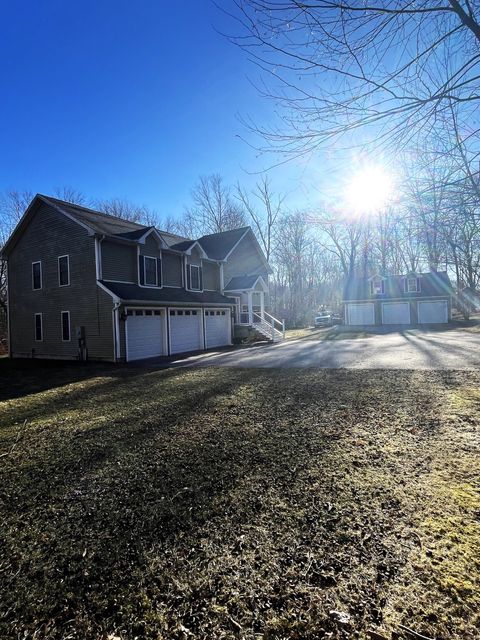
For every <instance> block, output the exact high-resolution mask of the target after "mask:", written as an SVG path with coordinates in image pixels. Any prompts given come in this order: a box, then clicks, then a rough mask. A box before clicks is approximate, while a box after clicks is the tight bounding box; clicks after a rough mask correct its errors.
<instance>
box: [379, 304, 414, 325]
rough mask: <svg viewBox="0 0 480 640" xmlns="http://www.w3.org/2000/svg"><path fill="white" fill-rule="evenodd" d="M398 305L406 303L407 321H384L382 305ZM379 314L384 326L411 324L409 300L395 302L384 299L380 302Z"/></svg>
mask: <svg viewBox="0 0 480 640" xmlns="http://www.w3.org/2000/svg"><path fill="white" fill-rule="evenodd" d="M392 304H395V305H399V304H406V305H407V307H408V322H388V323H387V322H385V316H384V313H383V312H384V307H385V306H387V305H392ZM381 314H382V325H386V326H391V325H395V324H398V325H400V324H401V325H405V326H407V325H410V324H412V308H411V304H410V300H397V301H395V302H393V301H391V300H385V301H383V300H382V302H381Z"/></svg>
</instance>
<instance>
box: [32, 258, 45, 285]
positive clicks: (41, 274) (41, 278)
mask: <svg viewBox="0 0 480 640" xmlns="http://www.w3.org/2000/svg"><path fill="white" fill-rule="evenodd" d="M35 264H39V265H40V286H39V287H35V279H34V277H33V265H35ZM40 289H43V269H42V261H41V260H36V261H35V262H32V290H33V291H40Z"/></svg>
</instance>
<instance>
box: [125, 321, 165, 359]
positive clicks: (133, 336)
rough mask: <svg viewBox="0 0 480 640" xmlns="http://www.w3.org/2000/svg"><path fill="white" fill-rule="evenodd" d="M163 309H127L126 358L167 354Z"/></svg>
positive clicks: (142, 357)
mask: <svg viewBox="0 0 480 640" xmlns="http://www.w3.org/2000/svg"><path fill="white" fill-rule="evenodd" d="M165 335H166V332H165V311H164V310H162V309H127V319H126V322H125V339H126V345H127V360H129V361H131V360H142V359H144V358H154V357H155V356H164V355H166V354H167V350H166V340H165Z"/></svg>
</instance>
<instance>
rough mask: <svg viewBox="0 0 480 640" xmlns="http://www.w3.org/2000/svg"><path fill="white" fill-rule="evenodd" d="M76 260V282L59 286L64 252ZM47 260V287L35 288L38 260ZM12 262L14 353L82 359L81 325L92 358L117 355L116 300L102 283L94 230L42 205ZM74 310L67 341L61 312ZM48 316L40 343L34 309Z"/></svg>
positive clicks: (72, 268) (44, 265)
mask: <svg viewBox="0 0 480 640" xmlns="http://www.w3.org/2000/svg"><path fill="white" fill-rule="evenodd" d="M62 255H68V256H69V260H70V285H69V286H65V287H59V285H58V262H57V259H58V257H59V256H62ZM36 260H41V262H42V276H43V278H42V289H40V290H37V291H33V290H32V262H34V261H36ZM8 262H9V299H10V336H11V353H12V356H13V357H16V356H17V357H32V355H34V356H35V357H43V358H65V359H76V358H77V355H78V343H77V338H76V335H75V329H76V327H77V326H84V327H85V334H86V344H87V348H88V353H89V357H90V359H94V360H112V359H113V334H112V331H113V328H112V314H111V310H112V306H113V304H112V299H111V297H110V296H108V295H107V294H105V293H104V292H103V291H102V290H101V289H100V288H99V287H98V286H97V284H96V274H95V241H94V238H93V236H91V235H89V234H88V231H87V230H86V229H85V228H83V227H81V226H80V225H78V224H76V223H75V222H73V221H71V220H69V219H68V218H66V217H65V216H63V215H62V214H60V213H58V212H57V211H56V210H55V209H54V208H53V207H49V206H47V205H43V206H39V207H38V209H37V211H36V212H35V213H34V215H33V217H32V219H31V221H30V223H29V224H28V226H27V227H26V228H25V230H24V232H23V234H22V235H21V237H20V238H19V240H18V242H17V244H16V245H15V246H14V247H13V249H12V250H11V253H10V255H9V257H8ZM62 311H69V312H70V329H71V340H70V341H69V342H63V341H62V324H61V312H62ZM35 313H41V314H42V316H43V341H42V342H36V341H35V335H34V314H35Z"/></svg>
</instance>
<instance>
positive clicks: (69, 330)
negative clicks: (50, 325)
mask: <svg viewBox="0 0 480 640" xmlns="http://www.w3.org/2000/svg"><path fill="white" fill-rule="evenodd" d="M64 313H67V314H68V340H65V338H64V337H63V314H64ZM60 324H61V327H60V330H61V334H62V342H71V341H72V327H71V324H70V311H60Z"/></svg>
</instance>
